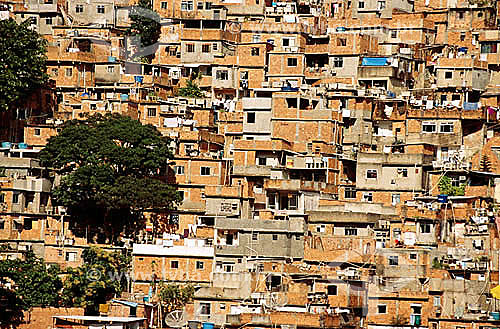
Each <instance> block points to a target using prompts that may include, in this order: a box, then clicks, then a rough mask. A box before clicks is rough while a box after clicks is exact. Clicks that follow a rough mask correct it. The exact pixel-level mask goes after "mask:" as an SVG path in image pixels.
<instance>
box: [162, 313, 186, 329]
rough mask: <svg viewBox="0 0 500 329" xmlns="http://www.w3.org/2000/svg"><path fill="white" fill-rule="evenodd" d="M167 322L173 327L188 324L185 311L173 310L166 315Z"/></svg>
mask: <svg viewBox="0 0 500 329" xmlns="http://www.w3.org/2000/svg"><path fill="white" fill-rule="evenodd" d="M165 323H166V324H167V326H169V327H171V328H182V327H184V326H185V325H186V324H187V320H186V314H185V313H184V311H172V312H170V313H168V314H167V315H166V316H165Z"/></svg>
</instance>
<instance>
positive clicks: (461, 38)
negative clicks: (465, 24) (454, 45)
mask: <svg viewBox="0 0 500 329" xmlns="http://www.w3.org/2000/svg"><path fill="white" fill-rule="evenodd" d="M460 41H465V32H460Z"/></svg>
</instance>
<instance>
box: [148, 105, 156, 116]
mask: <svg viewBox="0 0 500 329" xmlns="http://www.w3.org/2000/svg"><path fill="white" fill-rule="evenodd" d="M155 116H156V108H154V107H148V117H155Z"/></svg>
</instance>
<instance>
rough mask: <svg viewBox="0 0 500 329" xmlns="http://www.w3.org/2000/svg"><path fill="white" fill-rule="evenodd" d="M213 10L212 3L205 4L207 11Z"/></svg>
mask: <svg viewBox="0 0 500 329" xmlns="http://www.w3.org/2000/svg"><path fill="white" fill-rule="evenodd" d="M210 9H212V3H211V2H205V10H210Z"/></svg>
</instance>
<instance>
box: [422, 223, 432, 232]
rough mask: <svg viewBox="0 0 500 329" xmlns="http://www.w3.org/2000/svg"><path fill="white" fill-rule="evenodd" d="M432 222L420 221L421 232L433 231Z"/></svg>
mask: <svg viewBox="0 0 500 329" xmlns="http://www.w3.org/2000/svg"><path fill="white" fill-rule="evenodd" d="M431 230H432V224H430V223H420V233H424V234H428V233H431Z"/></svg>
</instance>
